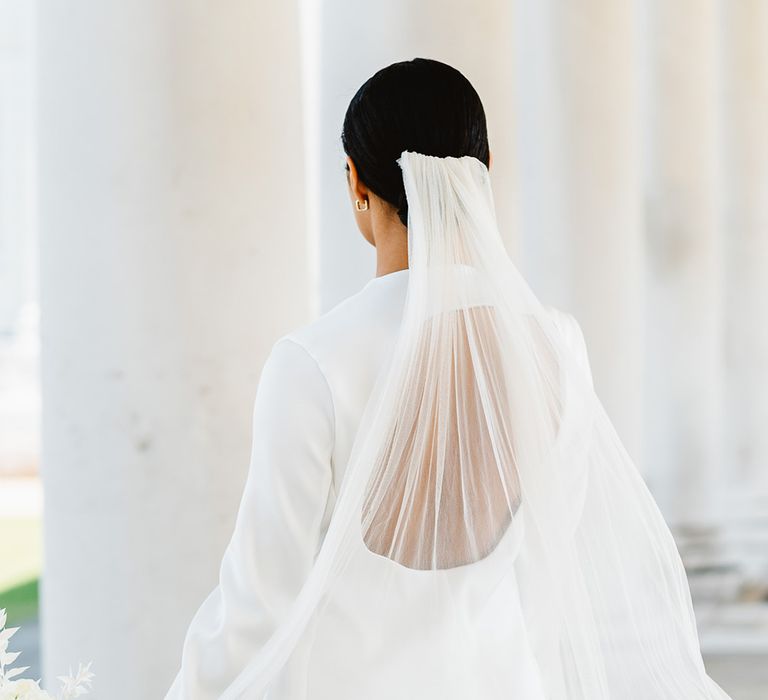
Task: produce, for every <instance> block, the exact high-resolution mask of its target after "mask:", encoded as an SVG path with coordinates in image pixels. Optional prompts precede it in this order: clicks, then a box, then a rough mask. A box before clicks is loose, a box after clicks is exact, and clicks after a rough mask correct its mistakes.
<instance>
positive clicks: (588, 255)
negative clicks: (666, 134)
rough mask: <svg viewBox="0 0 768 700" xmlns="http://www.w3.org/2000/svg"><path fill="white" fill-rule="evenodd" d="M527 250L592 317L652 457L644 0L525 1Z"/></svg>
mask: <svg viewBox="0 0 768 700" xmlns="http://www.w3.org/2000/svg"><path fill="white" fill-rule="evenodd" d="M515 43H516V46H517V47H518V55H517V59H516V65H517V75H518V81H517V85H518V91H517V100H516V110H517V113H518V115H519V116H518V119H519V124H520V128H519V130H518V136H517V138H518V144H519V146H518V152H519V164H520V174H519V177H518V181H519V185H520V194H519V202H520V210H519V216H520V221H521V223H520V230H521V239H522V244H521V245H522V250H523V255H522V260H523V267H524V270H525V271H526V273H527V275H528V277H529V281H530V282H531V285H532V287H533V288H534V291H536V292H537V293H538V294H539V296H540V298H542V300H543V301H545V302H547V303H550V304H554V305H555V306H558V307H560V308H563V309H565V310H567V311H570V312H572V313H573V314H574V315H575V316H576V318H577V319H578V320H579V322H580V323H581V326H582V328H583V330H584V335H585V338H586V341H587V346H588V351H589V355H590V360H591V364H592V370H593V374H594V379H595V388H596V391H597V393H598V395H599V396H600V398H601V400H602V402H603V404H604V406H605V408H606V411H607V413H608V415H609V416H610V417H611V419H612V422H613V423H614V425H615V426H616V429H617V432H618V433H619V435H620V437H621V438H622V441H623V442H624V444H625V446H626V447H627V450H628V452H629V453H630V455H631V456H632V457H633V458H634V460H635V461H636V463H637V464H638V467H642V454H641V442H640V437H641V434H640V427H641V423H640V417H641V405H642V400H643V391H642V383H641V369H642V359H643V351H644V348H643V324H642V320H643V317H642V308H643V275H642V271H643V241H642V235H641V233H642V229H641V223H642V217H641V213H642V211H641V197H640V181H639V177H640V152H639V124H638V114H637V97H638V94H637V37H636V26H635V18H634V14H633V3H632V2H630V1H629V0H620V1H616V2H611V3H605V2H601V1H599V0H588V1H587V2H581V3H578V4H576V3H574V4H566V3H561V2H554V0H544V1H541V0H518V2H517V31H516V42H515Z"/></svg>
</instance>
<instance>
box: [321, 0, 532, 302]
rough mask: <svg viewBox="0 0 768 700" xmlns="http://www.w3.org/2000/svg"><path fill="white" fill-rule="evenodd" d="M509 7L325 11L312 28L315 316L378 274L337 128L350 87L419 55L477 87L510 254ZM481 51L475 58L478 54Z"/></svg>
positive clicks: (425, 4) (400, 4)
mask: <svg viewBox="0 0 768 700" xmlns="http://www.w3.org/2000/svg"><path fill="white" fill-rule="evenodd" d="M512 27H513V17H512V4H511V3H509V2H506V1H505V0H490V1H488V2H484V3H481V4H475V5H471V6H470V5H467V3H463V2H458V0H450V1H449V2H445V1H444V0H422V1H420V2H415V3H414V2H406V1H405V0H398V1H397V2H388V3H369V4H368V5H366V6H365V7H364V8H363V9H361V8H360V5H359V4H358V3H354V2H351V0H329V1H328V2H325V3H323V6H322V13H321V16H320V24H319V27H318V30H317V32H318V44H317V58H318V62H319V65H320V66H321V68H320V69H319V70H318V73H317V74H318V79H319V84H320V88H319V90H318V91H317V94H318V99H319V108H318V120H319V122H318V124H319V126H318V133H319V134H320V136H319V138H318V141H317V144H316V148H317V154H316V161H317V172H316V179H317V182H318V183H319V193H320V196H319V201H320V206H319V210H318V216H319V219H318V220H319V222H320V225H319V246H320V253H319V266H320V273H319V274H320V291H321V303H322V310H327V309H328V308H330V307H331V306H333V305H334V304H335V303H337V302H338V301H340V300H341V299H342V298H344V297H345V296H347V295H349V294H352V293H354V292H356V291H357V290H358V289H359V288H360V287H361V286H362V285H363V284H364V283H365V282H366V281H367V280H368V279H370V278H371V277H372V276H373V275H374V274H375V272H376V267H375V252H374V249H373V248H371V247H370V246H369V244H368V243H367V242H365V240H364V239H363V237H362V236H361V234H360V233H359V231H358V230H357V228H356V226H355V222H354V217H353V213H352V211H351V209H350V202H349V196H348V194H347V183H346V178H345V171H344V151H343V149H342V147H341V128H342V124H343V120H344V113H345V112H346V109H347V107H348V105H349V102H350V100H351V99H352V97H353V96H354V94H355V92H357V89H358V88H359V87H360V86H361V85H362V84H363V83H364V82H365V81H366V80H367V79H368V78H370V77H371V76H372V75H373V74H374V73H375V72H376V71H378V70H379V69H381V68H384V67H385V66H387V65H389V64H391V63H394V62H396V61H405V60H409V59H412V58H416V57H419V56H420V57H424V58H433V59H436V60H439V61H444V62H445V63H448V64H450V65H452V66H454V67H456V68H457V69H458V70H460V71H461V72H462V73H463V74H464V75H465V76H466V77H467V78H468V79H469V81H470V82H471V83H472V84H473V85H474V87H475V89H476V90H477V92H478V94H479V95H480V98H481V100H482V101H483V105H484V107H485V111H486V117H487V121H488V133H489V141H490V147H491V151H492V152H493V164H492V166H491V181H492V186H493V190H494V195H495V199H496V206H497V211H498V215H499V224H500V227H501V228H502V232H503V235H504V238H505V241H506V243H507V245H508V248H509V250H510V252H514V251H515V247H516V240H517V238H516V237H517V232H516V230H515V223H516V222H515V217H514V212H515V210H516V208H517V201H516V197H517V187H516V183H515V181H514V176H515V165H514V160H515V153H514V133H515V126H516V120H515V112H514V99H513V78H514V63H513V61H514V50H513V42H512V39H511V36H512ZM478 47H482V50H478Z"/></svg>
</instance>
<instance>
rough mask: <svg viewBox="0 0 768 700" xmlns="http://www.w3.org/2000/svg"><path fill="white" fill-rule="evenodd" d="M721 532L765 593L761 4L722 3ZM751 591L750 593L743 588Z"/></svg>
mask: <svg viewBox="0 0 768 700" xmlns="http://www.w3.org/2000/svg"><path fill="white" fill-rule="evenodd" d="M721 12H722V28H723V29H722V31H723V50H722V64H721V71H722V75H723V94H722V102H721V114H722V144H723V154H724V163H723V172H724V177H723V210H722V220H721V221H722V228H723V235H724V247H725V250H724V261H725V267H726V271H725V279H726V284H725V300H724V302H725V319H724V329H723V333H724V349H725V412H724V426H725V458H724V462H723V468H724V470H725V476H724V478H725V480H726V489H725V491H724V493H725V494H726V498H725V507H726V512H725V534H724V539H725V541H726V546H728V547H729V549H730V551H731V552H732V553H733V555H734V556H735V557H736V559H737V561H738V566H739V569H740V573H741V576H742V580H743V583H744V584H745V590H744V591H743V595H745V596H747V597H753V598H757V597H759V596H761V595H762V596H763V597H765V596H766V595H768V428H767V427H768V323H766V321H765V319H766V304H768V274H766V270H768V130H767V129H766V126H765V125H766V124H768V5H766V3H764V2H761V1H760V0H745V1H744V2H738V3H734V2H722V3H721ZM749 589H752V590H749Z"/></svg>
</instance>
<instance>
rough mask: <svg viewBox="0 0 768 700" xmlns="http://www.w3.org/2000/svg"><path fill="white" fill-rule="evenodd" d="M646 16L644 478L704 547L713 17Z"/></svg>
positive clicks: (711, 305)
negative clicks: (700, 538)
mask: <svg viewBox="0 0 768 700" xmlns="http://www.w3.org/2000/svg"><path fill="white" fill-rule="evenodd" d="M643 7H644V15H643V21H644V23H645V33H644V36H645V45H644V49H645V52H646V53H645V68H646V70H647V74H646V81H645V116H644V122H645V124H646V134H645V136H646V144H645V153H646V163H645V193H646V202H645V204H646V245H647V260H648V269H647V274H648V277H647V279H648V307H647V327H648V349H647V353H648V364H647V374H646V382H645V384H646V408H647V410H646V416H645V424H646V429H647V443H648V447H647V453H648V455H649V463H648V464H649V474H648V477H649V481H650V483H651V486H652V488H653V490H654V492H655V494H656V495H657V498H658V500H659V503H660V505H661V507H662V510H663V511H664V513H665V515H666V517H667V520H668V522H670V524H671V525H672V526H673V527H675V528H678V532H679V533H680V534H681V535H682V534H685V533H687V534H691V533H693V534H695V533H697V532H703V533H704V536H705V539H706V540H709V538H710V537H711V528H713V527H714V526H715V525H716V522H717V520H718V515H717V511H716V509H717V505H718V483H719V474H720V469H721V463H722V462H721V460H722V451H721V437H722V434H721V426H722V419H723V414H722V410H721V409H722V393H721V382H722V357H721V338H722V336H721V333H722V326H721V323H722V309H721V307H722V294H723V286H722V279H721V277H722V246H721V241H720V231H719V226H718V213H719V190H720V184H719V182H718V151H717V135H718V118H717V115H718V107H719V102H718V100H719V94H718V71H717V50H718V21H717V12H716V5H715V2H713V1H708V2H701V0H679V1H678V2H667V1H666V0H653V1H652V2H649V3H647V4H646V5H644V6H643ZM683 531H685V533H684V532H683Z"/></svg>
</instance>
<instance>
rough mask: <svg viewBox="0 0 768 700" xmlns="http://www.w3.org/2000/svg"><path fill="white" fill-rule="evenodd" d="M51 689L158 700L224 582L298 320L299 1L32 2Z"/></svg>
mask: <svg viewBox="0 0 768 700" xmlns="http://www.w3.org/2000/svg"><path fill="white" fill-rule="evenodd" d="M39 15H40V21H39V29H40V56H39V65H40V71H39V89H40V112H39V118H40V132H39V134H40V211H41V222H40V224H41V226H40V228H41V237H40V244H41V245H40V252H41V304H42V378H43V407H44V410H43V456H42V473H43V479H44V486H45V570H44V577H43V586H42V625H43V635H44V638H43V663H44V668H45V674H46V678H47V680H48V683H51V684H52V685H55V681H54V680H53V679H54V678H55V676H56V675H57V674H59V673H62V672H65V671H66V670H67V668H68V667H69V666H70V665H74V666H76V665H77V662H78V661H80V660H82V661H88V660H91V659H92V660H93V670H94V672H95V673H96V679H97V680H96V691H97V694H98V697H101V698H110V700H121V699H125V700H137V698H159V697H162V694H163V692H164V691H165V690H166V689H167V686H168V685H169V684H170V682H171V678H172V676H173V674H174V673H175V671H176V668H177V665H178V663H179V659H180V653H181V644H182V639H183V635H184V632H185V630H186V626H187V624H188V622H189V621H190V619H191V617H192V614H193V613H194V611H195V609H196V608H197V606H198V605H199V604H200V603H201V602H202V600H203V598H204V597H205V596H206V595H207V594H208V592H209V591H210V590H211V588H212V587H213V586H214V585H215V583H216V581H217V578H218V566H219V561H220V558H221V556H222V554H223V551H224V547H225V545H226V542H227V540H228V538H229V535H230V533H231V530H232V527H233V524H234V518H235V514H236V510H237V506H238V502H239V497H240V493H241V489H242V485H243V483H244V478H245V472H246V469H247V465H248V455H249V451H250V439H251V434H250V430H251V411H252V403H253V399H254V395H255V390H256V385H257V380H258V377H259V373H260V371H261V365H262V362H263V360H264V358H265V356H266V353H267V351H268V350H269V348H270V347H271V344H272V343H273V342H274V341H275V340H276V339H277V337H278V336H279V335H280V334H282V333H283V332H285V331H287V330H289V329H290V328H292V327H294V326H295V325H297V324H299V323H302V322H304V321H306V320H308V309H309V298H308V297H309V290H308V287H307V279H308V276H307V267H308V261H307V259H306V249H307V242H306V238H305V230H304V223H305V222H304V193H303V189H304V185H303V177H304V172H303V161H302V157H303V154H302V126H301V121H302V118H301V101H300V94H301V86H300V71H299V66H300V53H299V47H298V45H297V38H298V27H299V24H298V19H297V17H296V7H295V6H294V4H292V3H274V4H272V5H269V6H266V5H264V4H263V3H260V4H257V5H254V3H252V2H248V1H247V0H236V1H235V2H229V3H226V4H225V5H213V4H211V3H171V2H162V1H161V2H157V1H155V0H153V1H150V0H130V1H129V0H122V1H120V0H118V1H116V2H106V3H105V2H98V1H96V0H90V1H85V2H79V3H75V4H71V3H61V2H54V1H53V0H42V1H41V3H40V8H39Z"/></svg>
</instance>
